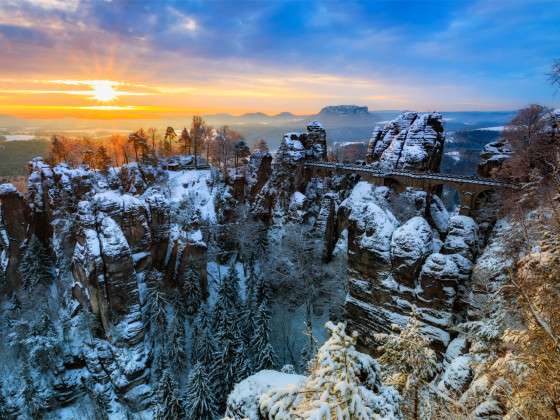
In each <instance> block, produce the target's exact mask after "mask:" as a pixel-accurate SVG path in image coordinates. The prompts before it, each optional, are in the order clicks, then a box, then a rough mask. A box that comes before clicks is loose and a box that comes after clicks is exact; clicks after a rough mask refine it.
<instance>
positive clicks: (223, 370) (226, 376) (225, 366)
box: [215, 326, 240, 408]
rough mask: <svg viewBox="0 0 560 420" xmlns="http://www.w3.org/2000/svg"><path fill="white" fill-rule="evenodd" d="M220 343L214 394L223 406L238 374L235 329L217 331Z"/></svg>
mask: <svg viewBox="0 0 560 420" xmlns="http://www.w3.org/2000/svg"><path fill="white" fill-rule="evenodd" d="M219 336H220V337H219V340H220V345H219V349H218V351H217V356H218V357H217V363H216V381H215V386H216V395H217V398H218V402H219V404H220V408H224V404H225V401H226V398H227V396H228V395H229V393H230V392H231V390H232V389H233V387H234V385H235V384H236V383H237V381H238V378H239V375H238V371H237V370H238V368H239V366H240V363H239V353H238V348H239V342H238V337H237V335H236V331H235V329H233V328H232V327H227V326H226V327H225V328H222V329H221V330H220V332H219Z"/></svg>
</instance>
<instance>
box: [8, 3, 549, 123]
mask: <svg viewBox="0 0 560 420" xmlns="http://www.w3.org/2000/svg"><path fill="white" fill-rule="evenodd" d="M559 58H560V1H557V0H535V1H517V0H493V1H492V0H489V1H488V0H487V1H475V0H472V1H461V0H447V1H444V0H441V1H429V0H425V1H398V0H393V1H363V2H359V1H315V0H308V1H280V0H270V1H233V0H232V1H218V0H213V1H166V0H154V1H150V2H148V1H140V0H136V1H118V0H112V1H111V0H0V115H9V116H17V117H21V118H52V119H58V118H64V117H78V118H88V119H98V118H99V119H106V118H147V117H149V118H166V117H171V116H178V115H187V114H193V113H202V114H212V113H222V112H224V113H232V114H242V113H245V112H257V111H259V112H265V113H269V114H274V113H278V112H282V111H290V112H293V113H296V114H310V113H315V112H317V111H318V110H319V109H321V108H322V107H323V106H326V105H336V104H357V105H367V106H368V107H369V108H370V109H372V110H387V109H399V110H402V109H415V110H439V111H459V110H461V111H462V110H512V109H518V108H520V107H522V106H524V105H527V104H530V103H542V104H545V105H549V106H555V105H556V106H557V105H558V104H559V103H560V93H559V92H558V91H555V90H554V89H553V87H552V86H551V85H550V83H549V81H548V77H547V73H548V72H549V71H550V67H551V64H552V62H553V61H554V60H555V59H559Z"/></svg>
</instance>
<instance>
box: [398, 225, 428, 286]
mask: <svg viewBox="0 0 560 420" xmlns="http://www.w3.org/2000/svg"><path fill="white" fill-rule="evenodd" d="M432 241H433V238H432V228H431V227H430V225H429V224H428V222H427V221H426V219H424V218H422V217H419V216H417V217H413V218H412V219H409V220H408V221H407V222H406V223H404V224H403V225H401V226H399V227H398V228H397V229H395V231H394V232H393V236H392V237H391V266H392V272H393V276H394V278H395V280H396V281H398V282H399V283H401V284H405V285H406V286H408V287H414V281H415V279H416V276H417V275H418V272H419V270H420V267H421V266H422V263H423V262H424V260H425V259H426V257H427V256H428V255H429V254H430V253H431V252H432V251H433V243H432Z"/></svg>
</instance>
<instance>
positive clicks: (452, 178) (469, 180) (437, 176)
mask: <svg viewBox="0 0 560 420" xmlns="http://www.w3.org/2000/svg"><path fill="white" fill-rule="evenodd" d="M304 166H305V167H308V168H323V169H330V170H337V171H342V172H346V173H357V174H360V173H362V174H365V175H370V176H374V177H379V178H391V177H405V178H412V179H419V180H433V181H443V182H444V183H446V182H449V183H451V182H454V183H461V184H474V185H485V186H489V187H494V188H516V186H515V185H513V184H509V183H507V182H502V181H497V180H495V179H489V178H480V177H477V176H468V175H454V174H445V173H439V172H438V173H436V172H413V171H384V170H381V169H376V168H372V167H368V166H363V165H352V164H342V163H330V162H306V163H305V164H304Z"/></svg>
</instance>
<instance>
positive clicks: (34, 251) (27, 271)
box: [19, 235, 52, 290]
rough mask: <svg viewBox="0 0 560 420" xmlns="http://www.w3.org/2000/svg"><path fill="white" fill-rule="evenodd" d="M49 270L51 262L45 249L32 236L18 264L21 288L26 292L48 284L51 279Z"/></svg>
mask: <svg viewBox="0 0 560 420" xmlns="http://www.w3.org/2000/svg"><path fill="white" fill-rule="evenodd" d="M50 268H51V261H50V258H49V255H48V253H47V251H46V249H45V247H44V246H43V244H42V243H41V241H39V239H37V237H36V236H35V235H33V236H32V237H31V239H30V240H29V242H28V243H27V246H26V247H25V251H24V253H23V256H22V258H21V262H20V263H19V272H20V274H21V277H22V280H23V286H24V287H25V288H26V289H27V290H31V289H33V288H34V287H35V286H36V285H37V284H39V283H44V284H47V283H49V281H50V280H51V278H52V277H51V271H50Z"/></svg>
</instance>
